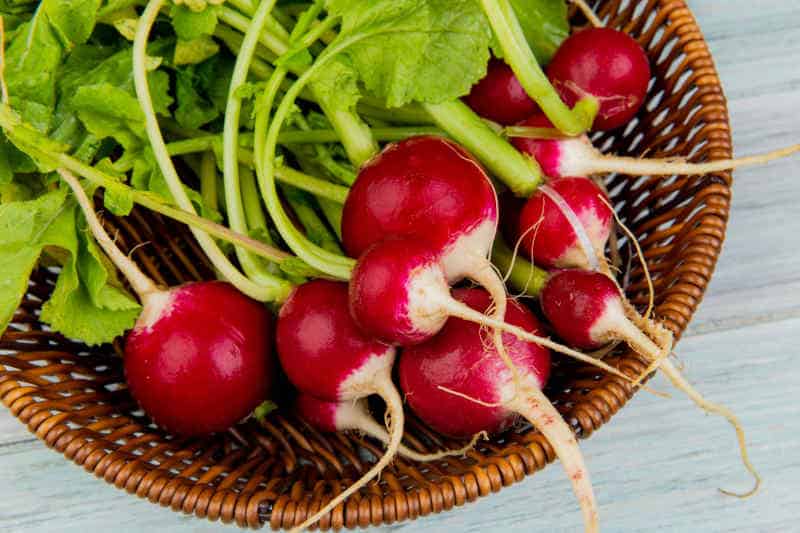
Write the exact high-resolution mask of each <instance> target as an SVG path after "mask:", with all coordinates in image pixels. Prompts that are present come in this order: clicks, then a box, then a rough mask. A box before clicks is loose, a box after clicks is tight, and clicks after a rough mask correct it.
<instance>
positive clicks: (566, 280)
mask: <svg viewBox="0 0 800 533" xmlns="http://www.w3.org/2000/svg"><path fill="white" fill-rule="evenodd" d="M539 300H540V303H541V306H542V311H543V312H544V315H545V316H546V317H547V320H548V321H549V322H550V324H551V325H552V326H553V329H554V330H555V331H556V333H557V334H558V335H559V336H560V337H562V338H563V339H564V340H566V341H567V342H569V343H570V344H573V345H575V346H579V347H582V348H586V349H596V348H599V347H601V346H603V345H605V344H608V343H609V342H611V341H615V340H621V341H625V342H627V343H628V344H629V345H630V346H631V348H633V349H634V350H635V351H636V352H637V353H639V354H640V355H642V356H643V357H645V358H646V359H647V360H648V361H651V362H656V361H658V362H659V363H658V368H659V369H660V370H661V371H662V372H664V374H665V375H666V376H667V378H668V379H669V380H670V381H671V382H672V384H673V385H674V386H675V388H677V389H679V390H681V391H683V392H684V393H686V395H687V396H689V398H690V399H691V400H692V401H693V402H694V403H695V404H697V406H699V407H700V408H701V409H703V410H705V411H707V412H709V413H714V414H718V415H720V416H723V417H725V418H726V419H727V420H728V421H729V422H730V423H731V425H732V426H733V427H734V429H735V430H736V434H737V439H738V441H739V450H740V453H741V456H742V462H743V463H744V465H745V468H747V470H748V471H749V472H750V473H751V474H752V475H753V477H754V479H755V485H754V487H753V488H752V489H751V490H750V491H749V492H748V493H746V494H744V495H743V496H748V495H750V494H753V493H754V492H755V491H756V490H758V487H759V485H760V483H761V479H760V477H759V475H758V473H757V472H756V471H755V468H754V467H753V465H752V464H751V463H750V459H749V458H748V455H747V446H746V443H745V438H744V430H743V429H742V426H741V424H740V423H739V420H738V419H737V418H736V416H735V415H734V414H733V413H732V412H731V411H730V410H729V409H727V408H726V407H724V406H721V405H717V404H714V403H712V402H709V401H708V400H706V399H705V398H704V397H703V396H702V395H701V394H700V393H699V392H697V391H696V390H695V389H694V387H692V386H691V385H690V384H689V383H688V382H687V381H686V379H685V378H684V377H683V376H682V375H681V373H680V371H679V370H678V369H677V368H676V367H675V365H673V364H672V362H671V361H670V360H669V359H667V358H663V357H661V356H662V354H663V353H664V352H665V351H666V353H669V351H671V349H672V340H671V336H670V335H668V341H669V344H668V345H667V346H659V345H658V344H656V343H655V342H653V340H652V339H650V337H648V335H646V334H645V333H644V332H643V331H642V330H641V329H640V328H639V326H637V325H636V324H635V323H634V321H633V320H632V319H634V320H636V321H637V322H640V323H645V324H646V323H647V321H646V320H643V319H641V317H639V316H630V315H632V314H634V313H635V312H634V311H632V310H627V311H626V308H625V305H624V302H623V297H622V295H621V294H620V289H619V287H618V286H617V284H616V283H614V281H613V280H612V279H610V278H609V277H608V276H607V275H605V274H602V273H600V272H588V271H585V270H561V271H557V272H555V273H553V274H552V275H551V277H550V279H549V280H548V281H547V283H546V284H545V286H544V288H543V289H542V291H541V294H540V296H539ZM728 494H732V493H728ZM736 495H737V496H739V495H738V494H736Z"/></svg>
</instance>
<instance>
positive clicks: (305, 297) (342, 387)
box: [277, 279, 404, 529]
mask: <svg viewBox="0 0 800 533" xmlns="http://www.w3.org/2000/svg"><path fill="white" fill-rule="evenodd" d="M347 304H348V296H347V284H345V283H342V282H335V281H329V280H324V279H317V280H314V281H309V282H307V283H304V284H303V285H300V286H299V287H297V288H295V289H294V290H293V291H292V293H291V294H290V295H289V298H288V299H287V300H286V302H285V303H284V304H283V306H282V307H281V310H280V313H279V314H278V327H277V346H278V358H279V359H280V362H281V365H282V367H283V370H284V371H285V372H286V375H287V376H288V377H289V380H290V381H291V382H292V383H293V384H294V385H295V386H296V387H297V388H298V389H300V391H301V392H304V393H306V394H311V395H313V396H316V397H317V398H320V399H322V400H326V401H328V402H346V401H354V400H358V399H361V398H366V397H367V396H369V395H371V394H377V395H379V396H380V397H381V398H383V400H384V401H385V402H386V409H387V416H388V418H389V420H390V429H389V443H388V445H387V447H386V453H385V454H384V455H383V457H381V458H380V459H379V460H378V462H377V463H375V465H373V466H372V468H370V470H369V471H368V472H367V473H366V474H364V476H362V477H361V479H359V480H358V481H356V482H355V483H353V484H352V485H351V486H350V487H348V488H347V490H345V491H344V492H342V493H341V494H339V495H338V496H336V497H335V498H333V499H332V500H331V501H330V502H328V504H327V505H325V506H323V507H322V509H320V510H319V511H317V512H316V513H315V514H314V515H313V516H311V517H310V518H308V519H306V521H305V522H303V524H301V525H300V526H298V528H296V529H304V528H306V527H308V526H310V525H311V524H313V523H315V522H316V521H317V520H319V519H320V517H322V516H323V515H325V514H326V513H327V512H329V511H331V510H332V509H334V508H335V507H336V506H337V505H339V503H341V502H342V501H344V500H345V499H347V498H348V497H349V496H350V495H351V494H353V493H355V492H356V491H358V490H359V489H360V488H361V487H363V486H364V485H366V484H367V483H368V482H369V481H370V480H371V479H372V478H374V477H375V476H377V475H378V474H379V473H380V472H381V471H382V470H383V469H384V468H386V466H388V465H389V463H390V462H391V460H392V458H393V457H394V456H395V455H396V454H397V450H398V448H399V446H400V441H401V439H402V437H403V424H404V418H403V402H402V400H401V398H400V395H399V394H398V392H397V389H396V388H395V386H394V384H393V383H392V365H393V364H394V360H395V348H394V347H392V346H389V345H387V344H383V343H381V342H378V341H376V340H373V339H372V338H369V337H367V336H366V335H364V333H362V332H361V331H360V330H359V329H358V327H357V326H356V324H355V323H354V322H353V319H352V318H351V317H350V313H349V312H348V309H347Z"/></svg>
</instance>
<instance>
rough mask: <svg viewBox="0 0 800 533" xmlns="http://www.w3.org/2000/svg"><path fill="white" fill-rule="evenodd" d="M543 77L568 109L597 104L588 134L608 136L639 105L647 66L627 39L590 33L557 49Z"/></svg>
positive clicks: (604, 30) (580, 33)
mask: <svg viewBox="0 0 800 533" xmlns="http://www.w3.org/2000/svg"><path fill="white" fill-rule="evenodd" d="M547 76H548V77H549V78H550V82H551V83H552V84H553V87H555V88H556V90H557V91H558V92H559V94H560V95H561V98H562V99H563V100H564V101H565V102H566V103H567V105H569V106H572V105H574V104H575V103H576V102H577V101H578V100H580V99H581V98H585V97H586V96H593V97H594V98H595V99H597V101H598V103H599V104H600V109H599V111H598V113H597V116H596V117H595V120H594V124H593V125H592V128H593V129H595V130H610V129H614V128H617V127H619V126H622V125H623V124H626V123H628V122H629V121H630V120H631V119H632V118H633V117H634V115H636V113H637V112H638V111H639V109H640V108H641V106H642V103H644V98H645V96H646V95H647V86H648V84H649V83H650V62H649V60H648V59H647V54H646V53H645V51H644V50H643V49H642V47H641V46H640V45H639V43H637V42H636V40H635V39H633V38H632V37H631V36H630V35H628V34H626V33H624V32H621V31H619V30H615V29H612V28H589V29H585V30H581V31H578V32H575V33H573V34H572V35H570V36H569V37H568V38H567V39H566V40H565V41H564V42H563V43H561V46H559V47H558V50H557V51H556V54H555V55H554V56H553V59H552V61H550V64H549V65H548V66H547ZM573 175H580V174H573Z"/></svg>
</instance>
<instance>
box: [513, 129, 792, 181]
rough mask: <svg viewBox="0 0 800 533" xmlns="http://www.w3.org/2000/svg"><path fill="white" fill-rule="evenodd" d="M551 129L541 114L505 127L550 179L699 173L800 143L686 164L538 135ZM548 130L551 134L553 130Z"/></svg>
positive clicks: (761, 158)
mask: <svg viewBox="0 0 800 533" xmlns="http://www.w3.org/2000/svg"><path fill="white" fill-rule="evenodd" d="M552 128H553V125H552V123H551V122H550V121H549V120H548V119H547V117H545V116H544V115H543V114H541V113H537V114H535V115H533V116H531V117H529V118H528V119H526V120H524V121H523V122H521V123H520V124H519V125H518V126H516V127H513V128H509V135H510V136H511V137H512V139H511V143H512V144H513V145H514V146H515V147H516V148H517V149H518V150H519V151H521V152H523V153H526V154H528V155H530V156H531V157H533V158H534V159H535V160H536V162H537V163H539V165H540V166H541V167H542V172H544V173H545V174H546V175H548V176H550V177H552V178H563V177H567V176H591V175H595V174H608V173H612V172H614V173H618V174H621V175H628V176H673V175H702V174H709V173H712V172H722V171H725V170H732V169H735V168H739V167H744V166H751V165H762V164H765V163H768V162H770V161H773V160H775V159H780V158H782V157H786V156H789V155H791V154H794V153H796V152H798V151H800V144H794V145H791V146H787V147H784V148H780V149H777V150H773V151H771V152H767V153H765V154H758V155H753V156H748V157H741V158H737V159H721V160H717V161H707V162H702V163H690V162H687V161H684V160H682V159H680V158H649V159H648V158H638V157H620V156H615V155H611V154H604V153H602V152H600V151H599V150H598V149H597V148H595V147H594V145H592V142H591V140H589V137H587V136H586V135H581V136H579V137H558V136H551V135H547V136H542V134H541V132H542V131H543V130H552ZM552 132H553V133H555V130H552ZM549 133H551V132H549V131H548V134H549Z"/></svg>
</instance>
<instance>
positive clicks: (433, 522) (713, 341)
mask: <svg viewBox="0 0 800 533" xmlns="http://www.w3.org/2000/svg"><path fill="white" fill-rule="evenodd" d="M689 3H690V5H691V7H692V9H693V10H694V12H695V14H696V16H697V17H698V19H699V20H700V23H701V26H702V28H703V30H704V32H705V34H706V37H707V38H708V39H709V42H710V45H711V48H712V52H713V53H714V57H715V60H716V62H717V66H718V68H719V71H720V75H721V77H722V80H723V82H724V84H725V87H726V90H727V94H728V97H729V99H730V109H731V115H732V122H733V131H734V136H735V143H736V151H737V153H738V154H739V155H745V154H749V153H755V152H758V151H765V150H770V149H773V148H776V147H778V146H783V145H786V144H789V143H793V142H798V140H800V122H798V120H797V116H798V110H800V67H798V60H800V30H798V28H800V8H798V7H797V4H796V2H794V1H793V0H762V1H759V2H752V1H750V0H690V2H689ZM799 244H800V163H799V162H798V159H794V160H789V161H783V162H778V163H774V164H772V165H770V166H767V167H763V168H758V169H747V170H741V171H739V172H737V173H736V187H735V197H734V204H733V214H732V220H731V224H730V228H729V233H728V238H727V240H726V244H725V251H724V254H723V256H722V259H721V260H720V263H719V265H718V269H717V272H716V274H715V277H714V280H713V282H712V284H711V287H710V289H709V291H708V293H707V296H706V299H705V301H704V303H703V305H702V306H701V308H700V311H699V312H698V314H697V316H696V318H695V320H694V321H693V322H692V324H691V325H690V327H689V330H688V331H687V334H686V336H685V338H684V340H683V341H682V342H681V344H680V345H679V349H678V353H679V355H680V358H681V360H682V361H683V362H685V363H686V365H687V367H686V368H687V373H688V375H689V377H690V379H691V381H692V382H693V383H695V384H697V386H698V388H699V389H700V390H702V391H703V392H704V393H705V394H706V395H707V396H708V397H709V398H711V399H714V400H718V401H720V402H722V403H725V404H727V405H728V406H730V407H731V408H733V409H734V410H735V411H736V413H737V414H738V415H739V416H740V417H741V419H742V422H743V423H744V425H745V428H746V429H747V431H748V435H749V437H750V445H751V453H752V458H753V461H754V462H755V463H756V465H757V466H758V467H759V469H760V471H761V473H762V475H763V477H764V479H765V482H764V487H763V490H762V492H760V493H759V494H758V495H757V496H755V497H753V498H751V499H749V500H746V501H740V500H737V499H734V498H729V497H725V496H722V495H721V494H719V493H718V492H717V487H723V488H729V489H738V490H741V489H744V488H746V487H748V483H749V479H748V478H747V475H746V473H745V472H744V470H743V469H742V467H741V465H740V462H739V459H738V455H737V452H736V447H735V440H734V436H733V431H732V430H731V429H730V428H729V426H728V425H727V424H726V423H725V422H724V421H723V420H721V419H717V418H715V417H710V416H707V415H704V414H703V413H702V412H699V411H698V410H696V409H694V408H693V406H692V405H691V404H690V403H689V402H688V400H686V399H685V398H682V397H680V396H676V397H674V398H673V399H671V400H661V399H658V398H655V397H652V396H649V395H646V394H640V395H639V396H638V397H637V398H636V399H634V401H633V402H631V404H629V406H628V407H626V408H625V409H624V410H623V411H622V413H621V414H620V415H618V416H617V417H616V418H615V419H614V420H613V421H612V422H611V423H610V424H609V425H607V426H605V427H604V428H603V429H602V430H601V431H600V432H599V433H597V434H596V435H594V436H593V437H592V438H591V439H590V440H589V441H587V442H584V443H583V449H584V452H585V454H586V456H587V461H588V463H589V468H590V470H591V473H592V477H593V480H594V483H595V487H596V490H597V494H598V498H599V500H600V506H601V507H600V511H601V518H602V523H603V524H604V529H605V530H606V531H626V532H627V531H654V530H661V531H670V532H673V531H704V532H714V531H726V532H727V531H797V530H798V526H797V525H796V521H797V520H796V516H795V515H796V513H797V510H798V509H800V492H798V491H797V483H798V480H800V407H798V406H797V403H796V402H794V401H792V399H791V398H793V396H794V395H795V394H796V393H797V391H798V390H800V372H798V371H797V370H795V369H796V368H797V363H796V355H797V346H798V345H800V253H798V252H797V248H798V245H799ZM654 386H657V387H658V388H660V389H661V390H668V389H669V387H668V386H667V385H666V384H665V383H664V382H663V380H660V379H659V380H657V381H655V382H654ZM148 529H150V530H154V529H157V530H158V531H166V532H181V531H193V532H197V531H219V530H220V529H221V526H220V525H217V524H211V523H208V522H204V521H202V520H196V519H193V518H189V517H184V516H182V515H178V514H175V513H173V512H172V511H169V510H166V509H162V508H159V507H157V506H155V505H152V504H150V503H148V502H146V501H142V500H139V499H137V498H135V497H132V496H130V495H128V494H127V493H124V492H122V491H119V490H116V489H114V488H113V487H111V486H109V485H107V484H105V482H103V481H101V480H98V479H96V478H94V477H93V476H92V475H89V474H87V473H85V472H84V471H82V469H80V468H79V467H77V466H75V465H73V464H72V463H70V462H68V461H66V460H65V459H63V458H62V457H61V456H60V455H58V454H56V453H54V452H52V451H50V450H48V449H47V448H46V447H45V446H44V445H43V444H42V443H40V442H38V441H36V439H34V438H33V437H32V435H31V434H30V433H28V431H27V430H26V429H25V428H24V426H22V424H20V423H19V422H17V421H16V420H15V419H13V418H12V417H11V415H10V414H9V413H8V412H7V411H5V410H0V530H2V531H26V532H33V531H42V532H45V531H47V532H50V531H64V532H82V531H87V530H92V531H110V530H114V531H144V530H148ZM383 529H384V530H386V531H389V530H405V531H409V532H412V531H422V530H425V531H435V532H438V531H441V532H445V531H447V532H452V531H476V532H477V531H577V530H579V529H580V514H579V512H578V511H577V508H576V506H575V504H574V502H573V499H572V495H571V493H570V489H569V486H568V484H567V483H566V481H565V480H564V479H563V476H562V472H561V469H560V468H559V467H558V465H555V466H553V467H550V468H548V469H546V470H545V471H544V472H542V473H539V474H537V475H536V476H534V477H532V478H530V479H527V480H525V481H524V482H523V483H521V484H518V485H516V486H514V487H511V488H507V489H504V490H503V491H501V492H500V493H499V494H496V495H492V496H490V497H488V498H485V499H482V500H479V501H478V502H475V503H471V504H468V505H467V506H466V507H464V508H462V509H458V510H456V511H453V512H449V513H444V514H440V515H436V516H432V517H427V518H424V519H420V520H417V521H416V522H409V523H406V524H402V525H398V526H393V527H388V528H383Z"/></svg>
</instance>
